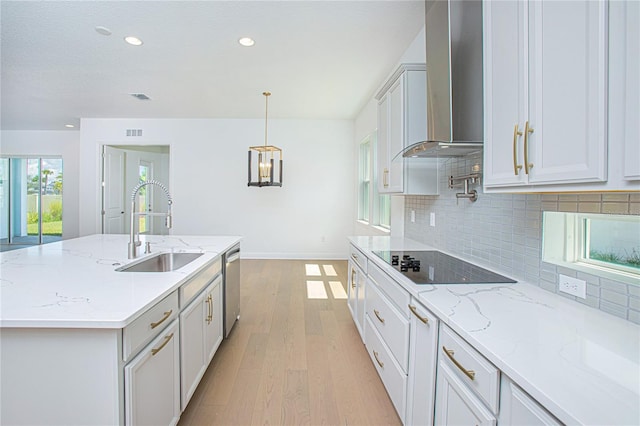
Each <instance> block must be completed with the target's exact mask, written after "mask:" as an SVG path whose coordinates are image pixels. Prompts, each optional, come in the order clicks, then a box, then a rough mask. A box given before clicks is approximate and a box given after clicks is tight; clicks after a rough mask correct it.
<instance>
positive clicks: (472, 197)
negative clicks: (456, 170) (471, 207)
mask: <svg viewBox="0 0 640 426" xmlns="http://www.w3.org/2000/svg"><path fill="white" fill-rule="evenodd" d="M460 181H461V182H462V183H460ZM479 181H480V173H471V174H468V175H464V176H449V188H455V187H458V186H460V185H462V186H463V188H464V192H457V193H456V204H457V203H458V200H459V199H460V198H467V199H468V200H469V201H476V200H477V199H478V191H476V190H475V189H470V188H469V185H471V184H476V183H478V182H479Z"/></svg>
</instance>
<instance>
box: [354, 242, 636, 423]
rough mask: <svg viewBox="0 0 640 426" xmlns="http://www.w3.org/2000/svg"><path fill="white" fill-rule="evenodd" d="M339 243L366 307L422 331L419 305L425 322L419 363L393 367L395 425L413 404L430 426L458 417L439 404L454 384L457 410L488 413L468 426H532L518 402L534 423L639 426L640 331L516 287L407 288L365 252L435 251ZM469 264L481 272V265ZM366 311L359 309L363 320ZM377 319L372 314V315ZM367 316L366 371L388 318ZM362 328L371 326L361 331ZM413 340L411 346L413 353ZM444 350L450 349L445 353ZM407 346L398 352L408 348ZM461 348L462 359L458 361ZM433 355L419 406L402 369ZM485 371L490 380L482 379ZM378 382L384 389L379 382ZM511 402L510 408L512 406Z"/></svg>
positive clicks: (567, 302) (408, 371) (412, 244)
mask: <svg viewBox="0 0 640 426" xmlns="http://www.w3.org/2000/svg"><path fill="white" fill-rule="evenodd" d="M349 240H350V242H351V244H352V259H350V263H351V262H354V261H356V262H355V263H359V264H361V265H363V264H365V263H366V264H367V266H366V268H360V270H361V271H362V273H364V274H366V275H367V278H368V280H367V282H366V303H367V304H368V303H369V301H370V300H373V301H374V302H375V303H378V301H377V299H371V298H369V294H374V295H375V294H378V296H377V297H378V299H380V298H381V297H382V298H383V299H384V300H385V301H388V304H389V305H390V306H392V308H393V309H396V312H397V313H398V314H399V315H398V318H400V319H401V320H402V321H403V323H404V324H409V319H410V318H411V319H412V320H411V321H412V322H411V323H410V326H409V325H407V327H414V326H416V324H417V325H419V326H423V324H422V323H421V322H419V321H418V322H416V321H415V320H414V318H415V317H416V315H414V314H415V312H412V311H415V309H416V306H418V307H423V310H424V311H425V312H426V316H427V317H428V318H431V319H432V320H431V321H429V322H428V324H427V323H426V324H427V327H431V328H432V333H434V335H435V336H436V337H434V341H437V342H438V343H437V346H436V345H435V344H434V345H433V347H430V348H429V352H428V353H427V354H426V355H427V356H424V354H422V355H423V356H420V357H418V358H419V359H418V360H412V359H411V355H409V356H408V357H409V360H408V362H407V365H409V367H408V368H407V369H406V373H405V372H403V371H402V370H399V373H400V375H402V374H407V375H408V377H407V380H408V383H409V385H408V386H406V394H405V395H406V397H405V398H404V399H403V394H402V393H400V392H399V393H398V397H397V400H398V401H399V403H398V404H397V405H396V408H397V409H398V407H400V408H399V409H398V414H399V415H400V417H401V418H403V419H404V421H405V423H407V424H410V423H414V422H412V421H411V420H412V418H411V415H413V413H412V412H411V410H412V408H414V407H417V409H416V410H417V411H420V410H421V409H422V408H423V407H431V412H432V413H433V412H434V411H435V420H436V423H437V424H447V421H446V418H444V417H442V413H443V412H446V411H447V410H451V407H452V406H454V405H455V408H456V409H459V411H462V410H466V409H467V408H464V407H463V405H462V404H458V405H456V402H455V398H453V399H449V400H447V397H446V395H451V394H452V392H453V389H454V388H455V384H454V385H452V384H451V383H452V382H457V383H462V386H461V387H459V388H460V389H462V390H461V392H460V395H462V396H463V397H468V400H467V401H465V402H466V404H467V405H466V406H467V407H470V406H471V405H473V404H474V403H476V402H477V404H476V405H477V406H478V407H479V410H478V411H485V412H486V411H487V409H486V408H485V407H488V408H489V411H490V412H488V413H486V414H487V416H486V418H485V419H477V420H476V422H477V423H482V424H495V423H496V422H497V423H498V424H533V423H530V422H529V421H528V420H529V419H527V421H518V418H517V415H519V414H522V413H523V412H524V411H523V410H521V411H517V410H518V409H521V408H522V407H523V405H517V404H519V403H521V402H522V403H523V404H528V405H527V408H530V407H534V408H532V410H533V411H536V414H538V415H539V417H538V419H541V420H542V421H541V422H540V424H561V423H564V424H592V425H605V424H608V425H637V424H640V326H638V325H636V324H633V323H631V322H629V321H625V320H622V319H620V318H617V317H614V316H612V315H609V314H606V313H604V312H602V311H598V310H595V309H593V308H590V307H587V306H583V305H581V304H579V303H576V302H574V301H571V300H568V299H565V298H563V297H561V296H558V295H556V294H553V293H550V292H548V291H545V290H543V289H541V288H539V287H537V286H534V285H530V284H527V283H525V282H518V283H515V284H445V285H433V284H415V283H414V282H413V281H411V280H410V279H409V278H408V277H407V276H406V275H404V274H402V273H401V272H400V271H398V270H397V269H395V268H394V267H393V266H392V265H390V264H388V263H387V262H386V261H384V260H383V259H382V258H381V257H379V256H378V255H376V254H374V252H377V251H384V250H396V251H416V250H435V249H434V248H433V247H430V246H428V245H425V244H421V243H418V242H415V241H412V240H408V239H403V238H389V237H351V238H350V239H349ZM354 249H355V250H357V251H356V252H355V253H354V252H353V250H354ZM354 254H355V257H354ZM363 257H364V258H365V259H366V260H365V259H363ZM474 263H477V262H474ZM423 266H425V267H427V266H428V265H423ZM479 266H482V267H485V268H487V269H491V268H488V266H487V265H479ZM358 268H359V267H358V266H357V265H354V266H353V270H355V275H354V276H357V275H358V270H359V269H358ZM376 271H378V272H377V273H376ZM494 272H498V273H499V272H500V271H494ZM352 273H354V272H352ZM352 278H353V276H352ZM357 286H358V285H357V283H356V286H355V287H356V288H357ZM372 289H373V291H371V290H372ZM399 294H401V295H402V297H405V298H410V300H411V302H410V303H411V304H412V306H413V310H411V306H410V307H409V309H407V305H406V303H405V304H404V305H403V306H401V305H400V304H398V303H394V300H399V299H402V297H399V296H398V295H399ZM380 295H381V296H380ZM371 309H373V308H371ZM371 309H370V308H369V307H368V306H367V308H366V313H367V315H368V314H369V312H370V310H371ZM378 312H382V310H381V309H380V308H378ZM376 315H377V312H376V313H375V315H373V316H372V317H371V318H370V320H369V319H368V320H367V321H363V322H362V324H365V323H366V324H367V328H366V330H365V332H364V336H365V345H367V346H374V345H378V347H381V348H382V349H377V353H374V355H376V356H374V357H372V360H373V361H374V365H376V363H377V362H378V361H377V355H378V354H380V356H382V353H383V350H384V349H385V348H389V350H390V352H391V355H390V358H391V357H392V356H393V349H394V347H393V344H394V342H393V341H392V340H390V339H389V340H388V342H389V343H384V338H383V337H379V338H378V341H376V340H375V338H372V336H373V337H375V336H376V335H378V333H377V330H373V328H381V327H386V326H387V324H389V323H390V319H391V318H390V317H389V316H384V315H383V317H384V318H383V319H384V320H386V322H385V323H383V322H381V321H378V320H379V319H378V318H376ZM421 315H422V316H423V317H424V316H425V314H421ZM423 319H425V321H426V318H423ZM355 321H356V322H357V320H355ZM362 324H361V326H362ZM371 324H373V325H374V327H370V325H371ZM438 331H439V333H438ZM411 333H414V331H413V330H411ZM380 335H381V336H382V334H380ZM438 335H439V340H438V337H437V336H438ZM412 336H413V334H412ZM450 336H454V338H453V339H452V338H451V337H450ZM422 343H423V342H414V341H411V344H413V345H414V346H415V345H418V346H419V345H421V344H422ZM452 344H459V347H458V348H456V350H455V351H453V350H452V346H450V345H452ZM385 345H386V346H385ZM409 346H410V347H409V350H407V352H409V351H410V350H413V349H412V348H411V345H409ZM445 348H446V349H445ZM373 350H374V349H372V351H373ZM446 351H449V352H451V353H450V354H447V353H446ZM465 351H466V353H468V354H470V355H467V356H466V358H465ZM397 352H398V351H397V350H396V353H397ZM402 353H403V357H400V358H402V361H403V362H404V357H405V356H406V355H404V354H405V352H402ZM449 355H451V357H454V356H455V358H456V359H458V360H460V359H462V362H461V363H460V362H459V363H458V364H464V365H465V368H466V369H469V370H468V371H467V372H468V373H469V377H468V376H467V375H465V373H464V371H462V370H461V368H462V367H460V366H459V365H458V364H455V362H450V359H449ZM436 357H437V367H438V369H437V371H438V373H437V374H438V378H437V381H438V383H437V387H436V380H435V379H434V376H435V374H436V371H435V367H436V361H435V360H434V361H433V364H431V368H432V369H431V370H430V371H427V372H425V375H424V376H423V377H421V378H420V380H422V381H423V382H424V381H427V380H433V382H431V385H430V386H428V388H429V389H431V391H432V392H433V390H435V393H436V397H435V401H434V400H431V401H429V400H428V398H427V396H425V395H426V392H425V391H424V389H423V391H422V392H420V393H419V394H416V395H412V389H411V385H410V384H411V383H412V380H416V381H417V380H418V379H416V378H415V377H412V374H413V373H414V372H415V371H420V369H415V370H412V368H411V365H412V362H413V365H418V366H420V365H424V364H426V363H427V359H432V358H436ZM381 361H382V360H381ZM393 361H394V362H395V360H393ZM485 361H487V362H485ZM399 362H400V361H399ZM474 364H475V365H474ZM385 365H386V363H385ZM450 367H451V368H450ZM471 370H475V371H471ZM443 371H445V372H447V371H448V372H452V373H453V374H452V377H453V378H452V379H451V381H446V380H444V378H445V377H446V375H445V374H441V373H442V372H443ZM485 372H489V373H490V374H489V373H487V374H486V375H483V374H484V373H485ZM474 374H475V377H474ZM382 377H383V382H384V375H382ZM385 385H386V384H385ZM484 385H487V386H486V387H483V386H484ZM388 389H389V388H388ZM514 389H515V390H514ZM520 389H522V390H524V392H522V391H521V390H520ZM467 390H468V392H467ZM515 398H519V401H516V402H514V399H515ZM392 399H393V398H392ZM523 401H524V402H523ZM403 402H404V405H403ZM516 406H517V408H515V409H513V410H511V411H509V409H510V407H516ZM445 414H446V413H445ZM549 414H550V415H549ZM439 416H440V417H439ZM458 420H459V418H458ZM558 420H559V422H558ZM468 424H474V423H468Z"/></svg>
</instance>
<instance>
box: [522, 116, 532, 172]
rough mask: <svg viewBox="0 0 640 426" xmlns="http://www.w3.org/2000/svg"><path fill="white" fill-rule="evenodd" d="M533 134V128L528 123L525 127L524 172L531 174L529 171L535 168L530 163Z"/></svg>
mask: <svg viewBox="0 0 640 426" xmlns="http://www.w3.org/2000/svg"><path fill="white" fill-rule="evenodd" d="M531 133H533V127H529V122H528V121H527V122H526V123H525V125H524V172H525V173H526V174H529V169H532V168H533V163H529V134H531Z"/></svg>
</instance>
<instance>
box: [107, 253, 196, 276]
mask: <svg viewBox="0 0 640 426" xmlns="http://www.w3.org/2000/svg"><path fill="white" fill-rule="evenodd" d="M203 254H204V253H158V254H155V255H153V256H151V257H147V258H146V259H141V260H138V261H135V262H132V263H129V264H127V265H124V266H121V267H119V268H118V269H116V271H118V272H169V271H175V270H176V269H180V268H182V267H183V266H185V265H187V264H189V263H191V262H193V261H194V260H196V259H197V258H199V257H200V256H202V255H203Z"/></svg>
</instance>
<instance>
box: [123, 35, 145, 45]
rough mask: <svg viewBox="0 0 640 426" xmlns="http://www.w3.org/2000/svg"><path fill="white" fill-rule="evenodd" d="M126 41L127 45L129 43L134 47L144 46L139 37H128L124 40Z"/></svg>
mask: <svg viewBox="0 0 640 426" xmlns="http://www.w3.org/2000/svg"><path fill="white" fill-rule="evenodd" d="M124 41H126V42H127V43H129V44H130V45H132V46H142V40H140V39H139V38H138V37H134V36H126V37H125V38H124Z"/></svg>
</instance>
